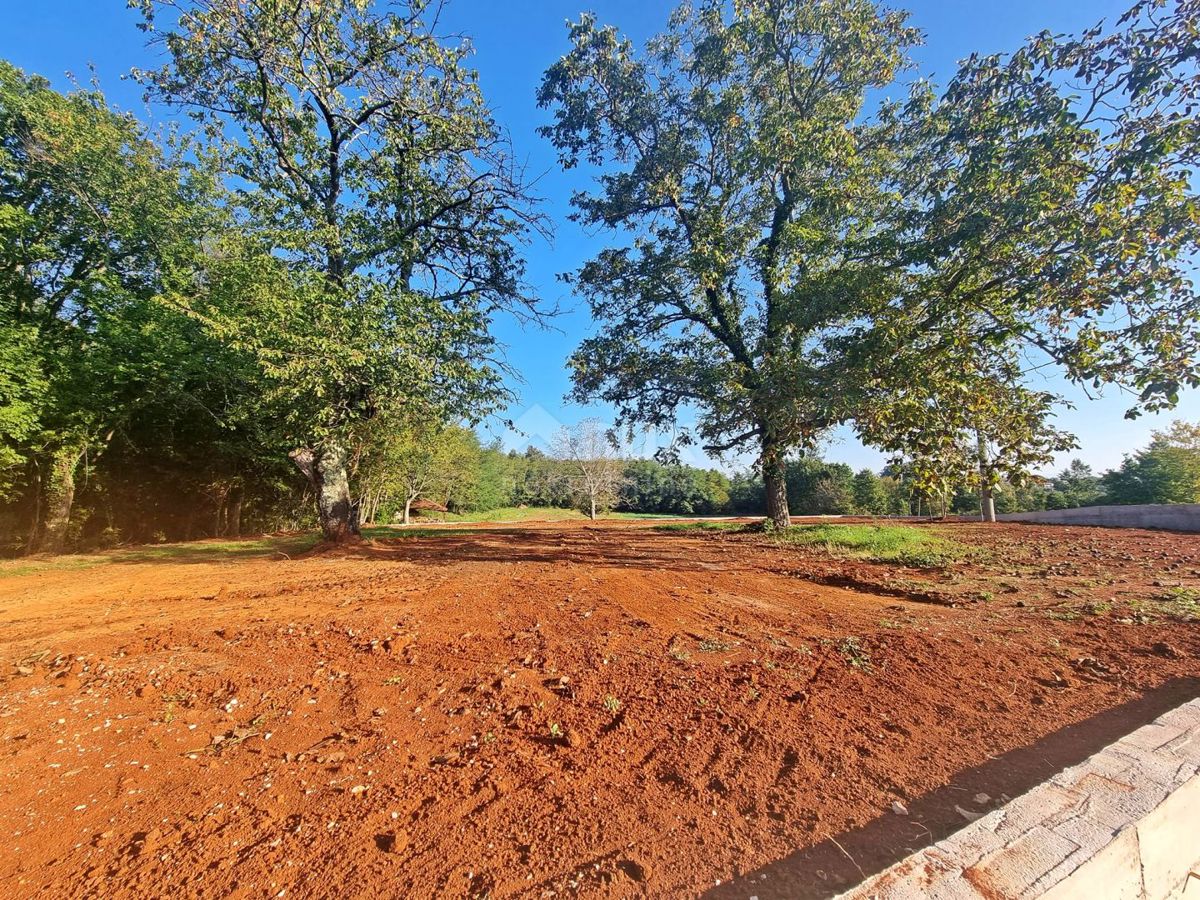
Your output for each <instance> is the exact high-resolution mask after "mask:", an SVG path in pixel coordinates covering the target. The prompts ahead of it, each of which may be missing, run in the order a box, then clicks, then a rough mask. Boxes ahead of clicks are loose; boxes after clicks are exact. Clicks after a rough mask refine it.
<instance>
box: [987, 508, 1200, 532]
mask: <svg viewBox="0 0 1200 900" xmlns="http://www.w3.org/2000/svg"><path fill="white" fill-rule="evenodd" d="M996 518H997V519H999V520H1000V521H1001V522H1040V523H1043V524H1046V525H1103V526H1107V527H1110V528H1166V529H1169V530H1171V531H1200V503H1141V504H1134V505H1132V506H1083V507H1080V508H1079V509H1047V510H1042V511H1041V512H1024V513H1003V514H1001V515H998V516H996Z"/></svg>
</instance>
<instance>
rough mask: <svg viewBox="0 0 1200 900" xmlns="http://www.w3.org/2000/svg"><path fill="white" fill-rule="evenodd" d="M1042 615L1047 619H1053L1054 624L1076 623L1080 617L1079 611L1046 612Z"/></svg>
mask: <svg viewBox="0 0 1200 900" xmlns="http://www.w3.org/2000/svg"><path fill="white" fill-rule="evenodd" d="M1042 614H1043V616H1045V617H1046V618H1048V619H1055V620H1056V622H1076V620H1078V619H1079V617H1080V612H1079V610H1046V611H1045V612H1044V613H1042Z"/></svg>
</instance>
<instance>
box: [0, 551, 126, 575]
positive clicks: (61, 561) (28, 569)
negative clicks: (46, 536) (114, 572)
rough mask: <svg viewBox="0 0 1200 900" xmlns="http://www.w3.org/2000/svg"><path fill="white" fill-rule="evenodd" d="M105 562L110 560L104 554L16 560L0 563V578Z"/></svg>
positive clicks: (83, 567)
mask: <svg viewBox="0 0 1200 900" xmlns="http://www.w3.org/2000/svg"><path fill="white" fill-rule="evenodd" d="M105 562H108V558H107V557H104V556H56V557H53V558H50V559H46V560H45V561H42V560H38V561H36V562H26V561H24V560H21V561H16V560H14V561H12V562H4V563H0V578H19V577H21V576H22V575H36V574H38V573H39V572H62V571H66V570H71V569H90V568H91V567H92V566H98V565H100V564H101V563H105Z"/></svg>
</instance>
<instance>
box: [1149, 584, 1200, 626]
mask: <svg viewBox="0 0 1200 900" xmlns="http://www.w3.org/2000/svg"><path fill="white" fill-rule="evenodd" d="M1154 599H1155V600H1156V601H1157V602H1158V603H1159V604H1161V605H1162V606H1161V608H1162V609H1163V610H1164V611H1165V612H1166V613H1167V614H1168V615H1172V616H1175V617H1177V618H1180V619H1196V618H1200V590H1197V589H1196V588H1186V587H1173V588H1168V589H1167V590H1165V591H1163V592H1162V593H1161V594H1159V595H1158V596H1156V597H1155V598H1154Z"/></svg>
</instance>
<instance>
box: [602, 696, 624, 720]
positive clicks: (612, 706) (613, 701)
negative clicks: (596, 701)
mask: <svg viewBox="0 0 1200 900" xmlns="http://www.w3.org/2000/svg"><path fill="white" fill-rule="evenodd" d="M604 708H605V709H607V710H608V711H609V712H610V713H612V714H613V715H616V714H617V713H618V712H619V711H620V709H621V701H620V700H618V699H617V698H616V697H614V696H613V695H612V694H606V695H605V697H604Z"/></svg>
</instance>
